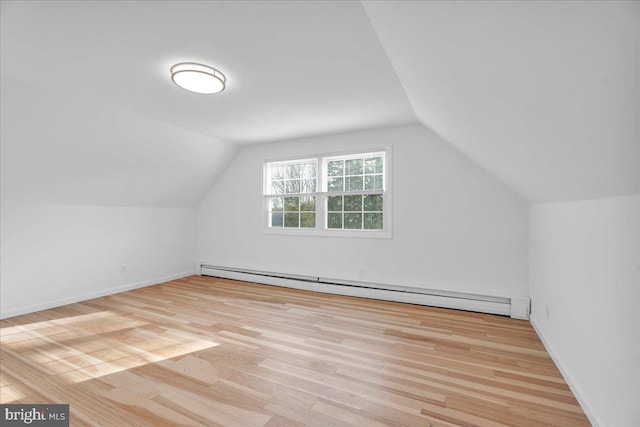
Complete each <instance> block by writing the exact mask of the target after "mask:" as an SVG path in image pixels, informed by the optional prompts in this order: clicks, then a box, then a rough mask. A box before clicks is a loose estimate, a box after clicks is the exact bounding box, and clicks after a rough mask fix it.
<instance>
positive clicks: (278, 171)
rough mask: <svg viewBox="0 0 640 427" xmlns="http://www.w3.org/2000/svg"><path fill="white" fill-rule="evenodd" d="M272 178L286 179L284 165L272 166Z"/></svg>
mask: <svg viewBox="0 0 640 427" xmlns="http://www.w3.org/2000/svg"><path fill="white" fill-rule="evenodd" d="M271 179H272V180H276V179H284V166H273V167H272V168H271Z"/></svg>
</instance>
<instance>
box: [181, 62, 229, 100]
mask: <svg viewBox="0 0 640 427" xmlns="http://www.w3.org/2000/svg"><path fill="white" fill-rule="evenodd" d="M171 80H173V82H174V83H175V84H177V85H178V86H180V87H181V88H183V89H186V90H188V91H191V92H196V93H204V94H212V93H218V92H222V91H223V90H224V88H225V84H226V82H227V78H226V77H225V76H224V74H222V73H221V72H220V71H218V70H216V69H215V68H213V67H209V66H208V65H203V64H198V63H195V62H181V63H179V64H176V65H174V66H173V67H171Z"/></svg>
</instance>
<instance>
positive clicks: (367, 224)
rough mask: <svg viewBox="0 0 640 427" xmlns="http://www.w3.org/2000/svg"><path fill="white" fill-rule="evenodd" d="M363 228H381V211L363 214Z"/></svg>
mask: <svg viewBox="0 0 640 427" xmlns="http://www.w3.org/2000/svg"><path fill="white" fill-rule="evenodd" d="M364 228H365V230H382V213H365V214H364Z"/></svg>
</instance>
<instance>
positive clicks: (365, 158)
mask: <svg viewBox="0 0 640 427" xmlns="http://www.w3.org/2000/svg"><path fill="white" fill-rule="evenodd" d="M386 157H387V153H386V151H378V152H369V153H356V154H349V155H330V156H317V157H315V158H307V159H299V160H285V161H278V162H267V163H265V165H264V170H265V180H264V200H265V212H266V221H265V222H266V227H267V229H269V230H271V231H283V230H288V231H291V230H306V231H307V232H313V233H322V234H338V235H345V232H347V233H348V232H356V233H357V232H359V233H357V234H359V235H374V234H378V235H385V236H388V235H389V231H390V230H389V228H390V226H389V224H390V221H389V214H390V209H389V203H390V202H389V192H388V189H387V188H386V187H387V185H386V184H387V178H386V176H387V172H388V166H387V165H386Z"/></svg>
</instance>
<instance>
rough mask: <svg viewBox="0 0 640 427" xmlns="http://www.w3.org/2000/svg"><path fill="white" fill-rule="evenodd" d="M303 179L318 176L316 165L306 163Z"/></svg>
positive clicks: (303, 169)
mask: <svg viewBox="0 0 640 427" xmlns="http://www.w3.org/2000/svg"><path fill="white" fill-rule="evenodd" d="M301 176H302V178H315V177H316V176H317V171H316V164H315V163H304V164H303V165H302V175H301Z"/></svg>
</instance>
